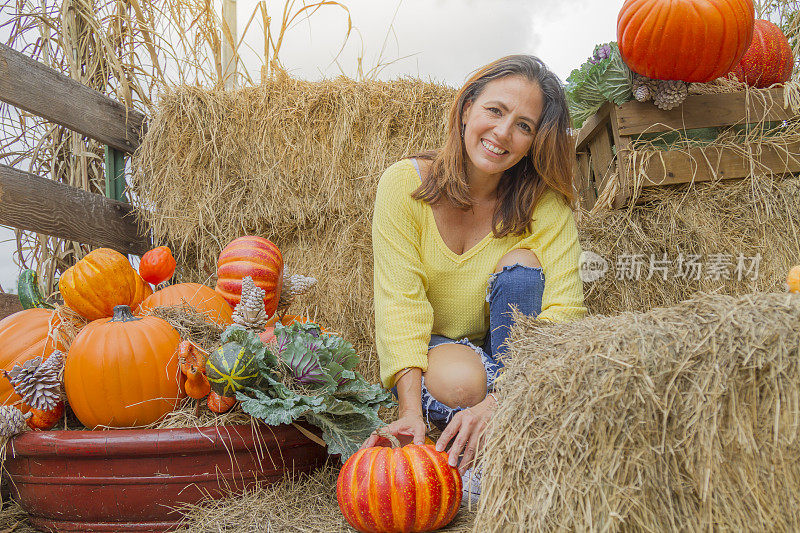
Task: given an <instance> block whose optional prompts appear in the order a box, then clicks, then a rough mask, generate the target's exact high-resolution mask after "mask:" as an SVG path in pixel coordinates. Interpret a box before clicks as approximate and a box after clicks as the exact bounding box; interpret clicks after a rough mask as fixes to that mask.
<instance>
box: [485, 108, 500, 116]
mask: <svg viewBox="0 0 800 533" xmlns="http://www.w3.org/2000/svg"><path fill="white" fill-rule="evenodd" d="M486 109H488V110H489V112H490V113H492V114H493V115H499V114H500V110H499V109H497V108H496V107H487V108H486Z"/></svg>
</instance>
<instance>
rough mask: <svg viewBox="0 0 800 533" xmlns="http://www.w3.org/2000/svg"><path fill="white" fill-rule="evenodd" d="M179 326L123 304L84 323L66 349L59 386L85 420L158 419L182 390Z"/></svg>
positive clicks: (118, 423)
mask: <svg viewBox="0 0 800 533" xmlns="http://www.w3.org/2000/svg"><path fill="white" fill-rule="evenodd" d="M179 342H180V336H179V335H178V332H177V331H175V329H173V327H172V326H170V325H169V324H168V323H167V322H165V321H164V320H161V319H160V318H158V317H155V316H146V317H141V318H137V317H134V316H133V314H132V313H131V310H130V308H129V307H128V306H126V305H119V306H117V307H115V308H114V316H113V318H101V319H99V320H95V321H94V322H92V323H90V324H89V325H88V326H86V327H85V328H83V330H81V332H80V333H79V334H78V335H77V336H76V337H75V340H74V341H73V342H72V346H70V349H69V352H68V353H67V362H66V365H65V367H64V388H65V389H66V393H67V400H68V401H69V404H70V406H72V410H73V411H74V412H75V415H76V416H77V417H78V420H80V421H81V423H83V425H84V426H86V427H88V428H90V429H93V428H96V427H98V426H109V427H134V426H145V425H148V424H152V423H153V422H156V421H158V420H159V419H161V418H162V417H163V416H164V415H166V414H167V413H169V412H170V411H172V410H173V409H175V406H176V405H177V404H178V402H179V401H180V399H181V398H182V397H183V393H182V391H181V388H180V369H179V368H178V357H177V349H178V343H179Z"/></svg>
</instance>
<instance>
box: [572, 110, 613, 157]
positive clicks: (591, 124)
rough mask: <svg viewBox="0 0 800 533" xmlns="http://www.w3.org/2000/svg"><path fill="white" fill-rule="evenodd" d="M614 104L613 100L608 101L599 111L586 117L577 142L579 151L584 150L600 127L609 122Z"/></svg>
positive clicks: (576, 148) (576, 145)
mask: <svg viewBox="0 0 800 533" xmlns="http://www.w3.org/2000/svg"><path fill="white" fill-rule="evenodd" d="M613 106H614V104H612V103H611V102H606V103H605V104H603V105H602V107H600V109H598V110H597V113H595V114H594V115H592V116H591V117H589V118H587V119H586V122H584V123H583V126H582V127H581V129H580V131H579V132H578V140H577V141H576V142H575V150H576V151H577V152H582V151H583V150H584V149H585V148H586V145H587V144H588V143H589V141H591V140H592V138H593V137H594V136H595V135H596V134H597V132H598V131H599V130H600V128H601V127H602V126H604V125H605V124H606V123H607V122H608V117H609V115H610V113H611V108H612V107H613Z"/></svg>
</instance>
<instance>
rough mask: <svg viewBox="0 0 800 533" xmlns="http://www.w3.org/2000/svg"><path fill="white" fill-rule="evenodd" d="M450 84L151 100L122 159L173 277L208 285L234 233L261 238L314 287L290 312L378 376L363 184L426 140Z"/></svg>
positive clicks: (318, 86)
mask: <svg viewBox="0 0 800 533" xmlns="http://www.w3.org/2000/svg"><path fill="white" fill-rule="evenodd" d="M453 95H454V91H453V90H452V89H451V88H449V87H446V86H443V85H436V84H432V83H423V82H422V81H419V80H414V79H403V80H398V81H393V82H378V81H367V82H356V81H353V80H348V79H345V78H339V79H336V80H327V81H322V82H306V81H299V80H295V79H291V78H289V77H287V76H277V77H275V78H272V79H270V80H268V81H267V82H266V83H264V84H262V85H261V86H258V87H253V88H246V89H241V90H236V91H212V90H204V89H200V88H197V87H188V86H182V87H177V88H174V89H171V90H169V91H167V92H166V93H165V94H163V95H161V97H160V99H159V104H158V107H157V108H156V110H155V112H154V114H153V118H152V121H151V123H150V126H149V129H148V132H147V135H146V136H145V138H144V142H143V144H142V146H141V147H140V149H139V150H138V151H137V152H136V154H134V157H133V176H132V189H133V191H134V192H135V195H134V196H135V197H136V198H137V207H138V208H139V209H138V213H139V216H140V218H141V221H142V222H143V223H145V224H147V225H148V226H149V227H150V228H151V229H152V232H153V237H154V241H155V242H158V243H167V244H169V245H170V246H171V247H172V248H173V252H174V253H175V255H176V259H177V261H178V264H179V268H180V270H179V273H178V274H179V278H180V279H181V281H194V282H200V283H203V282H205V283H208V284H210V285H212V286H213V284H214V279H213V275H214V273H215V270H216V259H217V256H218V254H219V252H220V251H221V250H222V248H223V247H224V246H225V245H226V244H227V243H228V242H230V241H231V240H233V239H234V238H236V237H239V236H242V235H245V234H257V235H262V236H264V237H267V238H269V239H270V240H272V241H273V242H275V243H276V244H277V245H278V246H279V247H280V249H281V250H282V251H283V254H284V259H285V263H286V265H287V269H288V270H290V271H291V272H296V273H300V274H305V275H310V276H313V277H315V278H317V279H318V280H319V284H318V285H317V287H316V288H315V289H314V290H313V291H312V293H311V294H310V295H308V296H305V297H302V298H301V299H300V300H301V301H300V303H299V305H298V307H295V308H293V309H292V312H295V311H299V310H300V308H303V307H305V308H306V309H304V310H306V311H308V313H309V314H310V315H311V316H312V317H314V316H315V317H316V318H317V319H318V320H319V321H320V322H321V323H322V324H324V325H325V326H326V327H329V328H331V329H333V330H335V331H339V332H341V333H342V334H343V335H344V336H345V338H346V339H348V340H350V341H351V342H353V344H354V345H355V348H356V350H358V352H359V353H360V354H361V355H362V361H363V363H362V368H361V370H362V371H363V372H364V374H365V375H366V376H368V377H370V378H373V379H375V380H377V376H378V363H377V359H376V357H375V348H374V340H373V332H374V327H373V310H372V244H371V234H370V226H371V220H372V208H373V203H374V198H375V189H376V185H377V182H378V178H379V177H380V175H381V174H382V172H383V170H384V169H385V168H386V167H388V166H389V165H391V164H392V163H394V162H395V161H397V160H398V159H401V158H402V157H403V156H404V155H407V154H409V153H413V152H416V151H420V150H424V149H430V148H434V147H437V146H439V145H440V144H441V143H442V142H443V139H444V127H443V125H444V121H445V117H446V113H447V110H448V108H449V105H450V102H451V101H452V98H453Z"/></svg>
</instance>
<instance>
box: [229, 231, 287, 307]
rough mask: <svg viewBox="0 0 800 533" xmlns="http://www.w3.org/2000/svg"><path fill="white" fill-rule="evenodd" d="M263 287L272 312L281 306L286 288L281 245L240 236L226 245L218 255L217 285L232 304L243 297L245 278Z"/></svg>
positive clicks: (249, 236)
mask: <svg viewBox="0 0 800 533" xmlns="http://www.w3.org/2000/svg"><path fill="white" fill-rule="evenodd" d="M246 276H250V277H252V278H253V283H255V285H256V286H257V287H259V288H261V289H264V310H265V311H266V313H267V316H272V315H273V314H274V313H275V310H276V309H277V308H278V301H279V300H280V298H281V289H282V288H283V256H282V255H281V251H280V250H278V247H277V246H275V245H274V244H273V243H272V242H271V241H270V240H268V239H265V238H263V237H255V236H252V235H248V236H245V237H239V238H238V239H234V240H233V241H231V242H230V244H228V246H226V247H225V248H224V249H223V250H222V252H221V253H220V254H219V259H217V285H216V287H214V290H216V291H217V292H218V293H220V294H221V295H222V297H223V298H225V299H226V300H227V301H228V303H229V304H230V306H231V307H236V304H238V303H239V300H241V298H242V279H243V278H245V277H246Z"/></svg>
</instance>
